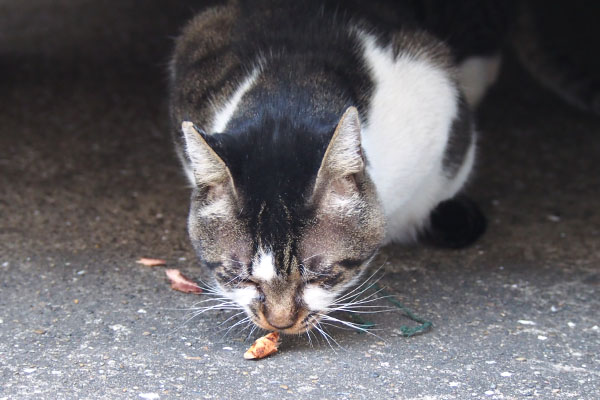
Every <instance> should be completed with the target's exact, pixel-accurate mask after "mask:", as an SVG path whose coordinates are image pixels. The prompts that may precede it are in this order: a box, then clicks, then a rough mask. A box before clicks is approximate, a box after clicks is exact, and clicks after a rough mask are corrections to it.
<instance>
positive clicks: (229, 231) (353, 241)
mask: <svg viewBox="0 0 600 400" xmlns="http://www.w3.org/2000/svg"><path fill="white" fill-rule="evenodd" d="M256 129H259V132H258V131H256ZM303 129H304V128H302V127H298V126H293V125H285V124H283V125H282V124H280V123H276V122H273V121H271V123H268V122H265V123H263V124H262V125H261V126H260V127H259V128H248V129H246V130H245V131H244V132H238V133H228V134H214V135H206V134H204V133H201V132H199V131H198V130H197V129H196V128H195V127H194V125H193V124H192V123H191V122H184V123H183V125H182V130H183V133H184V137H185V144H186V149H185V150H186V154H187V157H188V159H189V166H190V167H191V171H192V176H193V181H194V182H193V184H194V189H193V194H192V201H191V209H190V214H189V219H188V229H189V235H190V238H191V241H192V243H193V245H194V247H195V249H196V252H197V253H198V256H199V257H200V259H201V261H202V263H203V265H204V266H206V267H207V268H209V269H210V270H211V272H212V274H213V276H214V280H215V283H216V286H217V287H218V288H219V290H220V292H221V294H223V295H225V296H226V297H228V298H230V299H231V300H232V301H234V302H235V303H236V304H237V305H239V306H240V307H242V308H243V309H244V310H245V311H246V313H247V314H248V316H249V317H250V318H251V320H252V321H253V322H254V323H256V324H257V325H259V326H260V327H262V328H264V329H268V330H273V329H277V330H280V331H282V332H284V333H298V332H303V331H305V330H307V329H311V328H312V327H313V323H314V322H315V321H318V320H319V319H320V317H321V316H320V314H326V313H327V312H329V311H331V310H332V309H333V308H335V307H336V305H335V301H336V299H337V298H338V297H339V296H340V295H341V294H342V293H343V292H344V291H345V290H346V289H347V288H348V287H350V286H351V285H353V284H354V283H356V281H357V279H358V278H359V277H360V275H361V273H362V272H364V270H365V269H366V267H367V264H368V262H369V261H370V260H371V259H372V258H373V256H374V255H375V253H376V251H377V250H378V248H379V246H380V245H381V242H382V240H383V236H384V220H383V215H382V211H381V208H380V204H379V201H378V199H377V195H376V192H375V187H374V185H373V183H372V182H371V180H370V178H369V177H368V175H367V173H366V171H365V159H364V156H363V152H362V149H361V141H360V122H359V116H358V111H357V110H356V108H353V107H351V108H349V109H348V110H347V111H346V113H345V114H344V115H343V116H342V118H341V120H340V121H339V123H338V124H337V126H331V127H328V128H327V129H330V130H333V129H335V130H334V132H333V135H311V133H310V132H308V129H304V130H305V132H302V130H303ZM330 137H331V139H330V140H329V142H328V143H327V140H328V139H329V138H330Z"/></svg>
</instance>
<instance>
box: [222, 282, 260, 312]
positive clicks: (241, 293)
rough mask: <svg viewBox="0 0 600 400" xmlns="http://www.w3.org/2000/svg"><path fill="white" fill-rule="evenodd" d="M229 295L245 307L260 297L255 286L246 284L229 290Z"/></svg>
mask: <svg viewBox="0 0 600 400" xmlns="http://www.w3.org/2000/svg"><path fill="white" fill-rule="evenodd" d="M227 293H228V296H229V297H230V298H231V299H232V300H233V301H235V302H236V303H238V304H239V305H240V306H242V307H244V308H245V309H246V308H247V307H248V306H249V305H250V303H252V301H253V300H254V299H255V298H256V297H258V291H257V290H256V288H255V287H254V286H246V287H243V288H240V289H233V290H232V291H231V292H227Z"/></svg>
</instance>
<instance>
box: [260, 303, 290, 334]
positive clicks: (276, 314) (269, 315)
mask: <svg viewBox="0 0 600 400" xmlns="http://www.w3.org/2000/svg"><path fill="white" fill-rule="evenodd" d="M263 315H264V317H265V319H266V320H267V322H268V323H269V325H271V326H272V327H273V328H275V329H278V330H284V329H288V328H291V327H292V326H294V325H295V324H296V319H297V317H298V316H297V315H296V313H294V312H290V310H277V309H268V308H267V309H265V310H264V314H263Z"/></svg>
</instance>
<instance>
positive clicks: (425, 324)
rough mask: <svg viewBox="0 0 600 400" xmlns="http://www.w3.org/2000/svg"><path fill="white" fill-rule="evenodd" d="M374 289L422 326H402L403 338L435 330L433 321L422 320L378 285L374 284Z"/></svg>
mask: <svg viewBox="0 0 600 400" xmlns="http://www.w3.org/2000/svg"><path fill="white" fill-rule="evenodd" d="M373 288H375V290H377V291H379V292H380V293H381V294H382V295H383V296H384V297H385V298H386V299H387V301H389V302H390V303H392V304H393V305H395V306H396V307H398V308H399V309H401V310H402V311H403V312H404V314H405V315H406V316H407V317H408V318H410V319H412V320H413V321H415V322H418V323H419V324H421V325H417V326H408V325H402V326H401V327H400V332H402V336H404V337H411V336H414V335H417V334H420V333H425V332H427V331H428V330H430V329H431V328H433V323H432V322H431V321H428V320H426V319H425V318H421V317H419V316H418V315H415V314H414V313H413V312H412V311H411V310H410V309H409V308H408V307H406V306H405V305H404V304H402V303H401V302H400V300H398V299H397V298H396V297H394V296H393V295H391V294H389V293H388V292H386V291H385V290H383V288H381V287H380V286H379V285H378V284H377V283H375V284H373Z"/></svg>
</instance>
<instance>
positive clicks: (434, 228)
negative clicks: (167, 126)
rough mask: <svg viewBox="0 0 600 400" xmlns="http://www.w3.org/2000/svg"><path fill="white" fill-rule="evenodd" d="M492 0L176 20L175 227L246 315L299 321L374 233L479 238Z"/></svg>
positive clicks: (313, 312) (443, 239)
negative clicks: (467, 191)
mask: <svg viewBox="0 0 600 400" xmlns="http://www.w3.org/2000/svg"><path fill="white" fill-rule="evenodd" d="M495 7H496V6H494V7H492V6H488V2H479V1H472V2H462V3H457V2H446V1H404V2H399V1H368V2H360V1H336V0H326V1H277V0H273V1H230V2H228V3H226V4H222V5H218V6H214V7H212V8H208V9H206V10H204V11H203V12H202V13H200V14H199V15H197V16H196V17H195V18H194V19H193V20H192V21H191V22H190V23H189V24H188V25H187V26H186V27H185V29H184V31H183V33H182V35H181V36H180V37H179V38H178V40H177V43H176V49H175V53H174V56H173V59H172V63H171V99H170V100H171V119H172V123H173V127H172V129H173V131H174V133H175V139H176V143H177V149H178V153H179V156H180V158H181V161H182V163H183V166H184V170H185V172H186V175H187V177H188V179H189V181H190V183H191V185H192V188H193V190H192V196H191V208H190V213H189V219H188V226H189V235H190V238H191V241H192V243H193V245H194V248H195V250H196V252H197V254H198V256H199V258H200V260H201V262H202V265H203V266H204V267H206V268H207V269H208V270H210V271H211V274H212V275H213V276H214V281H215V286H216V287H217V288H218V290H219V291H220V292H221V293H222V294H223V295H225V296H226V297H227V298H230V299H231V300H232V302H234V303H235V304H236V305H237V306H239V307H240V308H242V309H243V310H245V312H246V313H247V315H248V317H249V319H250V320H251V321H253V322H254V323H255V324H257V325H258V326H260V327H262V328H264V329H268V330H279V331H282V332H284V333H299V332H304V331H307V330H309V329H311V328H312V327H314V326H315V324H316V323H317V322H318V321H319V320H320V319H322V318H326V317H327V312H329V311H330V310H331V309H333V308H335V307H336V304H339V303H336V302H338V301H339V298H340V296H341V295H342V294H343V293H344V292H345V291H346V290H347V289H348V288H349V287H351V286H352V285H354V284H356V283H357V281H358V279H359V278H360V276H361V274H362V273H363V272H364V271H365V269H366V268H367V265H368V264H369V261H371V260H372V259H373V257H374V256H375V254H376V252H377V251H378V249H379V248H380V247H381V246H382V245H384V244H387V243H390V242H410V241H415V240H422V241H425V242H427V243H431V244H434V245H438V246H444V247H451V248H457V247H463V246H466V245H469V244H470V243H472V242H473V241H474V240H476V239H477V238H478V237H479V236H480V235H481V234H482V233H483V231H484V229H485V219H484V217H483V215H482V214H481V213H480V211H479V210H478V208H477V206H476V205H475V203H473V202H472V201H470V200H469V199H468V198H466V197H464V196H463V195H462V194H461V188H463V186H464V185H465V183H466V182H467V181H468V179H469V176H470V175H471V171H472V169H473V165H474V163H475V158H476V138H477V134H476V130H475V127H474V124H473V120H472V115H471V112H472V111H471V109H472V108H473V107H474V106H476V104H477V103H478V102H479V101H480V99H481V97H482V96H483V94H484V92H485V90H486V89H487V87H488V86H489V85H490V84H492V83H493V81H494V79H495V78H496V75H497V70H498V65H499V58H498V57H497V56H496V53H497V50H498V47H499V46H500V44H501V43H500V40H499V39H498V38H499V37H501V36H502V35H498V32H500V33H502V30H503V29H505V26H504V22H503V21H504V15H505V14H504V12H503V10H497V9H496V8H495ZM463 14H465V15H466V14H469V16H470V17H469V20H470V21H471V23H470V25H469V23H468V22H465V20H464V19H463V18H461V16H462V15H463ZM473 15H475V17H474V16H473ZM457 26H458V27H459V29H457ZM449 32H453V34H452V35H451V34H450V33H449Z"/></svg>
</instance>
